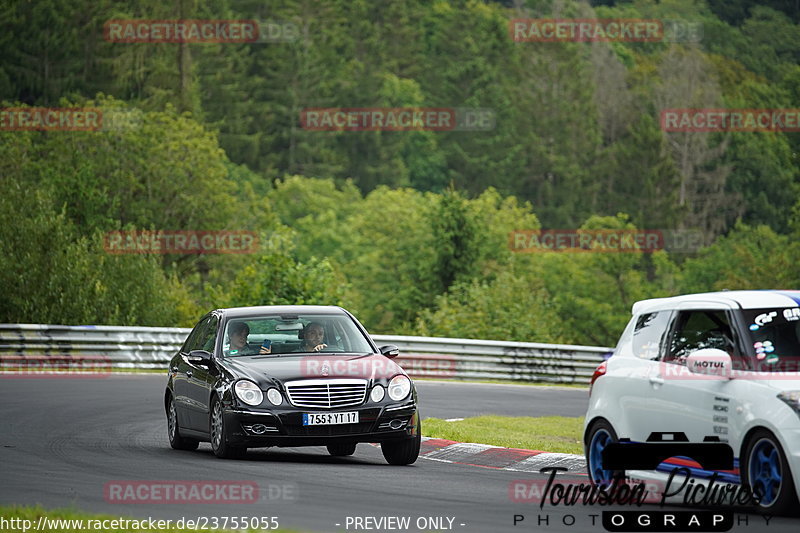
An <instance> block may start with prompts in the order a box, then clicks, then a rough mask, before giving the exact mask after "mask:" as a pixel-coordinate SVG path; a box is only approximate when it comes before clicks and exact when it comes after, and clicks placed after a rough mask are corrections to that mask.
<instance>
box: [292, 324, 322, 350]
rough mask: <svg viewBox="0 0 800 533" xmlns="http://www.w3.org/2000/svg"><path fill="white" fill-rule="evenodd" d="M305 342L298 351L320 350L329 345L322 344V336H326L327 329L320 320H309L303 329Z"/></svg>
mask: <svg viewBox="0 0 800 533" xmlns="http://www.w3.org/2000/svg"><path fill="white" fill-rule="evenodd" d="M302 335H303V342H302V344H301V345H300V348H299V349H298V350H297V351H298V352H319V351H320V350H324V349H325V348H327V347H328V345H327V344H322V338H323V337H324V336H325V330H324V328H323V327H322V324H320V323H319V322H309V323H308V324H306V326H305V327H304V328H303V330H302Z"/></svg>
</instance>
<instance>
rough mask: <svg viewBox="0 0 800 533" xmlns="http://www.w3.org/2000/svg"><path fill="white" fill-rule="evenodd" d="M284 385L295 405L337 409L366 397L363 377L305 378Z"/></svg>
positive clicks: (362, 401) (365, 385)
mask: <svg viewBox="0 0 800 533" xmlns="http://www.w3.org/2000/svg"><path fill="white" fill-rule="evenodd" d="M285 385H286V393H287V395H288V396H289V401H290V402H291V403H292V405H294V406H295V407H312V408H317V409H337V408H339V407H349V406H353V405H360V404H362V403H364V400H365V399H366V397H367V380H365V379H305V380H301V381H289V382H287V383H286V384H285Z"/></svg>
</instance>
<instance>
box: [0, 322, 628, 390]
mask: <svg viewBox="0 0 800 533" xmlns="http://www.w3.org/2000/svg"><path fill="white" fill-rule="evenodd" d="M190 331H191V330H190V329H188V328H147V327H124V326H53V325H44V324H0V369H2V368H3V366H4V364H5V365H6V366H7V367H8V366H11V365H13V366H14V367H19V366H20V365H21V364H24V363H25V361H30V362H31V363H32V362H34V361H36V362H37V365H41V364H42V362H43V361H44V362H46V361H53V362H56V361H57V362H58V363H59V365H61V366H62V367H63V366H64V365H69V363H70V361H75V362H76V363H77V362H79V361H82V360H87V359H92V360H94V361H96V360H97V359H98V358H100V359H102V360H103V361H106V362H107V363H106V364H107V365H108V366H109V367H115V368H144V369H148V368H150V369H152V368H159V369H165V368H166V363H167V362H168V361H169V360H170V358H172V356H173V355H174V354H175V352H176V351H177V350H178V349H179V348H180V346H181V345H182V344H183V341H184V340H185V339H186V336H187V335H188V334H189V332H190ZM372 338H373V339H374V340H375V342H376V343H377V344H378V345H384V344H396V345H397V346H398V347H399V348H400V356H398V357H397V359H395V361H397V362H398V363H399V364H400V366H402V367H403V368H404V369H405V370H406V371H407V372H408V373H409V375H411V376H413V377H431V378H440V379H498V380H513V381H528V382H551V383H588V382H589V380H590V378H591V376H592V372H593V371H594V369H595V367H597V365H598V364H599V363H600V362H601V361H603V360H604V359H605V358H607V357H608V356H609V355H610V353H611V351H612V348H603V347H597V346H572V345H566V344H541V343H530V342H511V341H491V340H474V339H450V338H440V337H409V336H401V335H373V336H372Z"/></svg>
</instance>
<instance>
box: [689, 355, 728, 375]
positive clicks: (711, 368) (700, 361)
mask: <svg viewBox="0 0 800 533" xmlns="http://www.w3.org/2000/svg"><path fill="white" fill-rule="evenodd" d="M686 368H688V369H689V371H690V372H692V373H694V374H705V375H707V376H719V377H726V378H729V377H731V370H732V368H733V363H732V362H731V356H730V355H728V352H725V351H723V350H719V349H717V348H703V349H702V350H696V351H694V352H692V353H690V354H689V356H688V357H686Z"/></svg>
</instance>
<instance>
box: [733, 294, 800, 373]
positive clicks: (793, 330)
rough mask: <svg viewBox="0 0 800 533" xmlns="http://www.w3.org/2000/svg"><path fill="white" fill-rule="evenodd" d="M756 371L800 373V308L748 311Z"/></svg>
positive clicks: (748, 324) (747, 321) (745, 312)
mask: <svg viewBox="0 0 800 533" xmlns="http://www.w3.org/2000/svg"><path fill="white" fill-rule="evenodd" d="M743 314H744V318H745V320H746V323H747V326H748V329H749V331H750V346H751V347H752V351H751V352H750V353H751V355H752V356H753V357H754V358H755V363H756V364H755V367H756V369H758V370H759V371H764V372H777V371H781V372H796V371H798V370H800V307H787V308H782V307H776V308H769V309H745V310H744V311H743Z"/></svg>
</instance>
